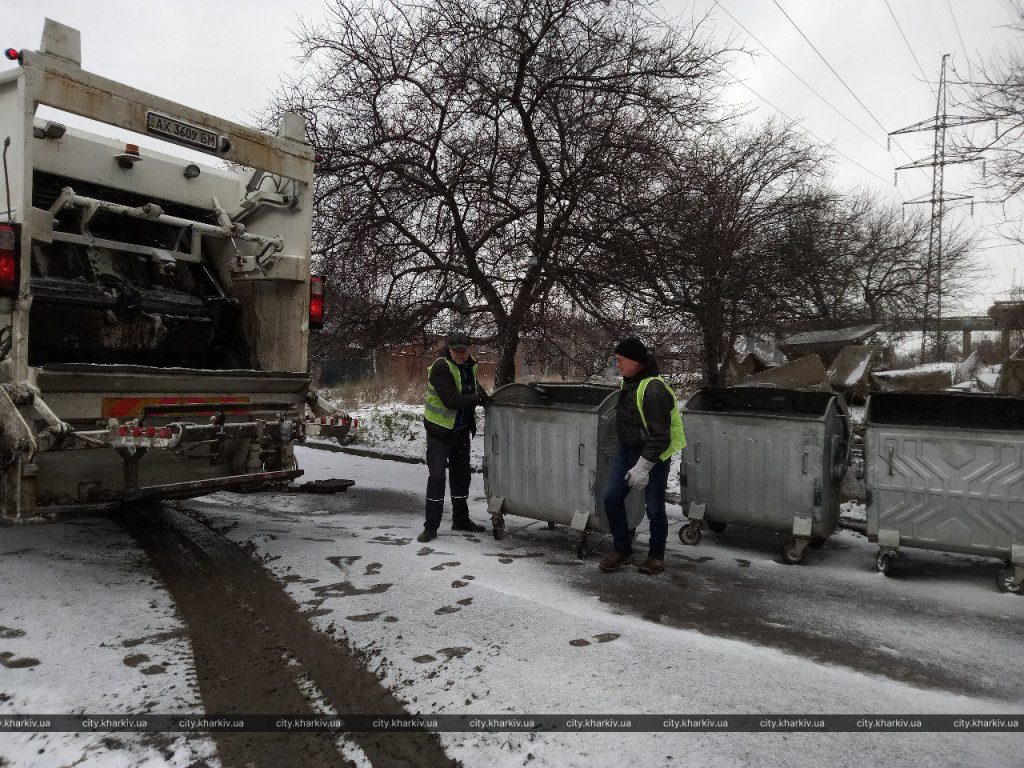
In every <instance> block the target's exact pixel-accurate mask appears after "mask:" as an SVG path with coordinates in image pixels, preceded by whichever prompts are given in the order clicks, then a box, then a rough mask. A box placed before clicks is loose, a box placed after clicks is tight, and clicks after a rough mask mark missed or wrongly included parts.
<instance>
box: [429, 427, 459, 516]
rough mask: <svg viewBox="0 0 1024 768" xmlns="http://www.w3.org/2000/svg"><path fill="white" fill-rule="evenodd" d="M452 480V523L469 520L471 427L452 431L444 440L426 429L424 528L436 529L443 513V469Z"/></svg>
mask: <svg viewBox="0 0 1024 768" xmlns="http://www.w3.org/2000/svg"><path fill="white" fill-rule="evenodd" d="M446 467H447V469H448V479H449V481H450V483H451V495H452V522H453V523H456V524H458V523H465V522H467V521H468V520H469V477H470V472H469V430H466V429H463V430H459V431H454V430H453V431H452V435H451V437H450V438H448V439H445V438H441V437H438V436H437V435H432V434H431V433H430V432H427V471H428V472H429V477H428V478H427V516H426V521H425V522H424V523H423V527H424V528H426V529H427V530H428V531H436V530H437V529H438V527H439V526H440V525H441V516H442V515H443V513H444V485H445V481H444V471H445V468H446Z"/></svg>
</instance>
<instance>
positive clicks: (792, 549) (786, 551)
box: [782, 539, 808, 565]
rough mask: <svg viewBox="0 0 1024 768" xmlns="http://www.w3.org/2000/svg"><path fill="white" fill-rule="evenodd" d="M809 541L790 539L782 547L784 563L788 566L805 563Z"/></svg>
mask: <svg viewBox="0 0 1024 768" xmlns="http://www.w3.org/2000/svg"><path fill="white" fill-rule="evenodd" d="M807 544H808V540H807V539H790V540H789V541H787V542H786V543H785V544H783V545H782V562H784V563H786V564H787V565H796V564H797V563H802V562H803V561H804V553H805V552H806V551H807Z"/></svg>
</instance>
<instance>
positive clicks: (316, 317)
mask: <svg viewBox="0 0 1024 768" xmlns="http://www.w3.org/2000/svg"><path fill="white" fill-rule="evenodd" d="M323 324H324V279H323V277H320V276H319V275H310V276H309V327H310V328H322V327H323Z"/></svg>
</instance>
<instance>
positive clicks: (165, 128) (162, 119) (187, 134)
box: [146, 112, 220, 152]
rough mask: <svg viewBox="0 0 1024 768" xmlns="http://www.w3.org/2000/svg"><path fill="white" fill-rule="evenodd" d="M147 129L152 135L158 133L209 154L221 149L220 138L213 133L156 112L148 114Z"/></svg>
mask: <svg viewBox="0 0 1024 768" xmlns="http://www.w3.org/2000/svg"><path fill="white" fill-rule="evenodd" d="M146 128H147V129H149V132H150V133H158V134H160V135H161V136H167V137H168V138H171V139H174V140H175V141H178V142H181V143H183V144H188V145H189V146H193V147H198V148H199V149H204V150H206V151H207V152H216V151H217V150H218V149H219V148H220V136H219V135H217V134H216V133H214V132H213V131H211V130H207V129H206V128H200V127H199V126H197V125H190V124H189V123H183V122H182V121H181V120H175V119H174V118H173V117H167V116H165V115H158V114H157V113H156V112H147V113H146Z"/></svg>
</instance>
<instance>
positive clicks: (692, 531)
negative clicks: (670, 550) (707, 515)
mask: <svg viewBox="0 0 1024 768" xmlns="http://www.w3.org/2000/svg"><path fill="white" fill-rule="evenodd" d="M703 535H704V534H703V533H702V532H701V530H700V520H694V521H693V522H691V523H689V524H687V525H684V526H683V527H682V528H680V529H679V540H680V541H681V542H683V544H686V545H687V546H690V547H692V546H695V545H696V544H699V543H700V540H701V537H702V536H703Z"/></svg>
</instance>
